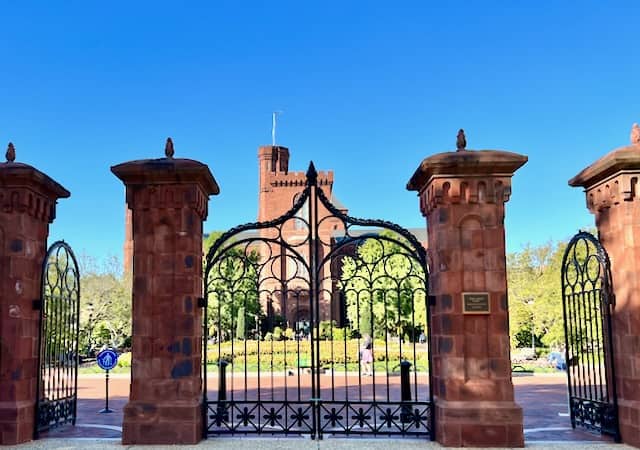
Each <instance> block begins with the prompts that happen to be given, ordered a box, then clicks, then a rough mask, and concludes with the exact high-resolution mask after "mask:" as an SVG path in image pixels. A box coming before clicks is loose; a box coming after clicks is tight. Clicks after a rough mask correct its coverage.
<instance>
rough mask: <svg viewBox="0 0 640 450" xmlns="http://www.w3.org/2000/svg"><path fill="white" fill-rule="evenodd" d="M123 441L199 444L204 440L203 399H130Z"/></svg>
mask: <svg viewBox="0 0 640 450" xmlns="http://www.w3.org/2000/svg"><path fill="white" fill-rule="evenodd" d="M122 425H123V426H122V444H123V445H131V444H141V445H172V444H181V445H186V444H197V443H198V442H200V441H201V440H202V402H186V401H169V402H159V403H158V402H155V403H154V402H144V401H130V402H129V403H127V405H126V406H125V407H124V421H123V424H122Z"/></svg>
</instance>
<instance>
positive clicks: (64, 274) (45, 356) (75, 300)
mask: <svg viewBox="0 0 640 450" xmlns="http://www.w3.org/2000/svg"><path fill="white" fill-rule="evenodd" d="M37 303H38V305H37V306H38V307H39V308H40V337H39V342H38V345H39V349H40V352H39V358H38V373H39V379H38V387H37V397H36V398H37V399H38V402H37V403H36V420H35V436H36V437H38V435H39V433H40V432H42V431H46V430H48V429H50V428H54V427H57V426H60V425H64V424H67V423H72V424H74V425H75V422H76V403H77V392H78V332H79V319H80V274H79V271H78V263H77V261H76V257H75V255H74V254H73V251H72V250H71V247H69V245H67V244H66V243H65V242H63V241H58V242H55V243H54V244H53V245H51V247H49V250H48V251H47V255H46V256H45V258H44V262H43V265H42V290H41V298H40V300H39V301H38V302H37Z"/></svg>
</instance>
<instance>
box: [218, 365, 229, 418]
mask: <svg viewBox="0 0 640 450" xmlns="http://www.w3.org/2000/svg"><path fill="white" fill-rule="evenodd" d="M228 364H229V363H228V362H227V361H225V360H224V359H221V360H220V361H219V362H218V407H217V411H218V420H217V421H218V422H219V423H218V424H217V425H218V426H220V424H221V423H222V422H227V421H228V420H229V406H228V405H227V365H228Z"/></svg>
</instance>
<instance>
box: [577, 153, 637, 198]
mask: <svg viewBox="0 0 640 450" xmlns="http://www.w3.org/2000/svg"><path fill="white" fill-rule="evenodd" d="M623 170H640V144H632V145H627V146H626V147H620V148H617V149H615V150H613V151H611V152H609V153H608V154H606V155H605V156H603V157H602V158H600V159H599V160H597V161H596V162H594V163H593V164H591V165H590V166H589V167H587V168H585V169H583V170H582V171H581V172H580V173H579V174H578V175H576V176H575V177H573V178H571V179H570V180H569V186H573V187H583V188H589V187H591V186H593V185H595V184H597V183H599V182H600V181H602V180H605V179H607V178H608V177H610V176H611V175H614V174H615V173H617V172H620V171H623Z"/></svg>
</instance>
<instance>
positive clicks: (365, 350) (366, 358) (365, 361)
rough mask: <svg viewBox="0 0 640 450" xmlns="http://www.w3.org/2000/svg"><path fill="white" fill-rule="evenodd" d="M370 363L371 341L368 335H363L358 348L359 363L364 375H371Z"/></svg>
mask: <svg viewBox="0 0 640 450" xmlns="http://www.w3.org/2000/svg"><path fill="white" fill-rule="evenodd" d="M371 363H373V341H372V340H371V337H370V336H369V335H365V336H364V340H363V342H362V347H361V348H360V365H361V366H362V372H363V374H364V375H365V376H372V375H373V371H372V369H371Z"/></svg>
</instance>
